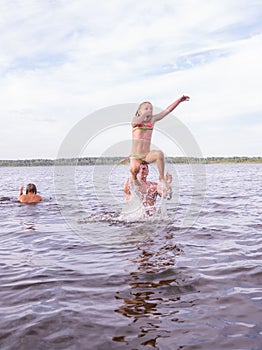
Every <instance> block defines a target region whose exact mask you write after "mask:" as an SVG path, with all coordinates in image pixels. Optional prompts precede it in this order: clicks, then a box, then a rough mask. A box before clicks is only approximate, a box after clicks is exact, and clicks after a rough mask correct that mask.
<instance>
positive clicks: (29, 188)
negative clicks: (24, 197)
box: [26, 184, 37, 194]
mask: <svg viewBox="0 0 262 350" xmlns="http://www.w3.org/2000/svg"><path fill="white" fill-rule="evenodd" d="M36 192H37V189H36V185H35V184H28V185H27V186H26V194H27V193H35V194H36Z"/></svg>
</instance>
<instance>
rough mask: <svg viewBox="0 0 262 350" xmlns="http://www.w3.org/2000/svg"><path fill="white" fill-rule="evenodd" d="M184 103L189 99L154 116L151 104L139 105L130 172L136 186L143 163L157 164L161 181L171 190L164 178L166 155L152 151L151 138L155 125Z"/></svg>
mask: <svg viewBox="0 0 262 350" xmlns="http://www.w3.org/2000/svg"><path fill="white" fill-rule="evenodd" d="M184 101H189V97H188V96H184V95H183V96H182V97H180V98H178V99H177V100H176V101H175V102H173V103H172V104H171V105H170V106H168V107H167V108H166V109H165V110H163V111H162V112H160V113H158V114H155V115H153V106H152V104H151V103H150V102H143V103H141V104H140V105H139V107H138V109H137V112H136V114H135V117H134V118H133V120H132V150H131V155H130V172H131V174H132V180H133V182H134V183H135V184H138V180H137V174H138V172H139V167H140V164H141V162H146V163H148V164H150V163H153V162H156V164H157V168H158V172H159V180H160V181H161V182H162V183H163V185H164V186H165V188H166V189H167V190H169V189H170V186H169V183H168V182H167V180H166V178H165V176H164V171H165V170H164V169H165V158H164V153H163V152H162V151H160V150H151V149H150V146H151V138H152V133H153V128H154V125H155V123H156V122H158V121H159V120H161V119H163V118H164V117H165V116H166V115H168V114H169V113H171V112H172V111H173V110H174V109H175V108H176V107H177V106H178V105H179V104H180V103H181V102H184ZM138 185H139V184H138Z"/></svg>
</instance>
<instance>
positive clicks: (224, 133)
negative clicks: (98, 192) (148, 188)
mask: <svg viewBox="0 0 262 350" xmlns="http://www.w3.org/2000/svg"><path fill="white" fill-rule="evenodd" d="M0 13H1V16H0V29H1V36H0V50H1V51H0V53H1V54H0V96H1V103H0V119H1V128H0V145H1V148H0V159H31V158H47V159H55V158H56V157H57V155H58V151H59V148H60V147H61V144H62V143H63V140H64V139H65V138H66V137H67V135H68V133H70V130H72V128H73V127H74V126H75V125H76V124H77V123H79V122H80V121H81V120H82V119H83V118H85V117H87V116H89V115H92V114H94V116H95V115H96V111H99V110H101V109H104V108H107V107H110V106H114V105H118V104H130V103H134V104H137V105H138V104H139V103H140V102H142V101H145V100H146V101H151V102H152V104H153V106H154V107H157V108H160V109H164V108H166V107H167V106H168V105H170V104H171V103H172V102H173V101H175V100H176V99H177V98H178V97H180V96H182V95H183V94H185V95H188V96H190V101H189V102H184V103H183V104H181V105H180V106H178V107H177V109H176V110H175V111H174V112H173V113H172V115H171V116H167V117H166V118H170V120H169V122H170V125H171V127H172V118H173V117H175V118H178V120H179V121H180V122H181V123H183V125H184V126H185V127H186V128H187V129H188V130H189V131H190V133H191V134H192V135H193V137H194V139H195V141H196V142H197V144H198V146H199V148H200V149H201V152H202V154H203V156H205V157H210V156H262V144H261V135H262V118H261V117H262V96H261V95H262V93H261V92H262V69H261V62H262V21H261V18H262V1H261V0H209V1H206V0H183V1H181V0H162V1H158V0H157V1H156V0H141V1H133V0H132V1H131V0H126V1H125V0H110V1H105V0H104V1H102V0H96V1H93V0H74V1H67V0H46V1H44V0H20V1H18V0H2V1H0ZM134 112H135V111H134ZM122 117H123V123H130V122H131V119H132V116H130V115H123V116H122ZM90 122H91V123H94V124H95V123H96V118H95V117H93V119H92V118H91V119H90ZM113 122H114V121H113V120H112V123H113ZM158 125H159V127H161V121H160V122H159V123H158ZM125 130H126V132H127V133H129V131H128V128H127V129H125ZM124 133H125V131H124V132H119V130H117V128H112V135H109V136H108V137H107V138H105V140H106V142H108V143H110V142H111V143H112V144H113V143H117V142H118V141H119V142H120V141H121V140H122V139H119V140H118V137H119V135H120V134H121V136H122V138H123V134H124ZM130 133H131V128H130ZM89 134H90V133H89ZM87 135H88V132H87ZM89 136H90V135H89ZM89 136H87V137H89ZM129 137H131V134H129V135H128V136H127V138H129ZM87 142H88V140H87ZM99 143H101V140H100V139H99V141H98V142H97V150H96V144H95V143H94V144H93V145H92V147H90V151H88V148H87V150H86V153H85V155H86V156H97V155H99V154H100V152H101V151H99ZM165 145H166V146H165ZM161 148H162V149H163V151H164V153H165V154H168V155H173V156H177V155H179V154H176V152H174V154H169V153H170V152H168V150H169V146H168V140H167V143H166V144H165V140H163V137H162V139H161Z"/></svg>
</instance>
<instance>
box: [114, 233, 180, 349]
mask: <svg viewBox="0 0 262 350" xmlns="http://www.w3.org/2000/svg"><path fill="white" fill-rule="evenodd" d="M172 239H173V233H172V232H171V233H170V234H163V233H162V234H160V235H159V236H155V237H154V238H153V239H148V240H147V241H144V242H142V243H140V244H138V245H137V249H138V251H139V252H140V253H139V255H138V256H137V257H136V258H135V259H132V263H134V264H135V265H136V270H135V271H132V272H131V273H130V274H129V276H128V278H127V279H126V283H127V284H128V285H129V287H130V288H129V290H128V291H124V292H122V291H118V292H117V293H116V295H115V298H116V299H117V300H119V301H122V305H121V306H120V307H119V308H117V309H116V310H115V311H116V312H117V313H119V314H121V315H123V316H125V317H127V318H128V319H130V321H131V324H134V325H135V326H136V327H137V328H138V329H139V331H138V332H137V334H136V336H135V339H134V337H132V338H131V337H130V335H129V336H125V335H122V336H121V335H118V336H115V337H113V338H112V340H113V341H115V342H121V343H125V344H126V345H129V346H131V347H130V349H131V348H133V346H138V348H140V347H141V346H149V345H150V346H152V347H154V348H156V349H159V348H158V346H157V339H158V338H159V337H163V336H164V337H166V336H167V335H168V333H170V332H169V331H167V330H164V329H163V327H162V326H163V325H162V324H163V321H162V320H164V319H165V318H166V317H169V318H170V320H171V322H179V318H178V317H177V313H178V309H177V308H178V306H177V302H178V301H180V291H179V288H180V284H181V282H182V283H183V281H181V276H177V275H176V272H175V269H174V268H175V258H176V256H178V255H180V254H181V249H180V248H179V247H177V246H176V245H174V244H173V241H172Z"/></svg>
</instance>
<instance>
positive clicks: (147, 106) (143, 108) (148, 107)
mask: <svg viewBox="0 0 262 350" xmlns="http://www.w3.org/2000/svg"><path fill="white" fill-rule="evenodd" d="M145 112H150V114H152V113H153V105H152V103H151V102H148V101H145V102H142V103H140V105H139V106H138V109H137V111H136V116H140V115H141V114H142V113H145Z"/></svg>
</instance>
